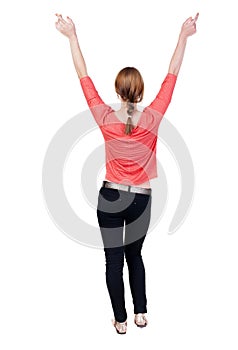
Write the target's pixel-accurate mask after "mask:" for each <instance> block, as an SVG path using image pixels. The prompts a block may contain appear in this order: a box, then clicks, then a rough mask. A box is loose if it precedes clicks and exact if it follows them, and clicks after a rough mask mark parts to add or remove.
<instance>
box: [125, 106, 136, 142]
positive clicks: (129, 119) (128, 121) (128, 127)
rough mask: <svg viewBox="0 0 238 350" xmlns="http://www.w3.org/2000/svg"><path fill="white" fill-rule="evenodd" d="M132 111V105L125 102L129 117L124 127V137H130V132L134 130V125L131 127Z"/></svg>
mask: <svg viewBox="0 0 238 350" xmlns="http://www.w3.org/2000/svg"><path fill="white" fill-rule="evenodd" d="M134 109H135V107H134V103H133V102H129V101H127V114H128V115H129V116H128V118H127V121H126V127H125V134H126V135H130V134H131V132H132V130H133V129H134V125H133V123H132V119H131V117H132V115H133V112H134Z"/></svg>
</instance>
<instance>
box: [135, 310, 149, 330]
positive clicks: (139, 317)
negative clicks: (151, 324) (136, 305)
mask: <svg viewBox="0 0 238 350" xmlns="http://www.w3.org/2000/svg"><path fill="white" fill-rule="evenodd" d="M134 322H135V324H136V325H137V327H140V328H143V327H146V326H147V324H148V321H147V319H146V317H145V314H142V313H139V314H136V315H135V320H134Z"/></svg>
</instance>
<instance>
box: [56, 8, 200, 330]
mask: <svg viewBox="0 0 238 350" xmlns="http://www.w3.org/2000/svg"><path fill="white" fill-rule="evenodd" d="M56 16H57V18H58V20H57V22H56V28H57V30H59V31H60V32H61V33H62V34H64V35H65V36H66V37H67V38H68V39H69V43H70V48H71V53H72V58H73V62H74V66H75V69H76V72H77V74H78V77H79V79H80V83H81V86H82V89H83V92H84V95H85V98H86V100H87V103H88V106H89V107H90V110H91V112H92V114H93V116H94V118H95V121H96V122H97V124H98V126H99V127H100V129H101V132H102V134H103V137H104V140H105V150H106V176H105V181H103V184H102V187H101V188H100V191H99V196H98V206H97V218H98V223H99V226H100V231H101V234H102V240H103V244H104V252H105V260H106V284H107V288H108V292H109V296H110V300H111V304H112V308H113V312H114V317H115V319H114V320H113V325H114V327H115V329H116V331H117V333H119V334H125V333H126V331H127V312H126V308H125V299H124V283H123V265H124V257H125V258H126V262H127V265H128V271H129V283H130V289H131V294H132V299H133V304H134V322H135V324H136V325H137V326H138V327H145V326H146V325H147V323H148V321H147V318H146V313H147V299H146V289H145V268H144V264H143V260H142V256H141V250H142V246H143V242H144V239H145V236H146V233H147V231H148V228H149V223H150V213H151V198H152V194H151V188H150V180H151V179H152V178H154V177H157V168H156V142H157V134H158V127H159V124H160V122H161V120H162V117H163V116H164V114H165V112H166V110H167V108H168V106H169V103H170V101H171V98H172V94H173V90H174V86H175V83H176V79H177V76H178V73H179V70H180V67H181V64H182V61H183V56H184V51H185V47H186V43H187V38H188V37H189V36H191V35H193V34H194V33H195V32H196V21H197V19H198V14H197V15H196V16H195V18H194V19H193V18H192V17H189V18H188V19H187V20H186V21H185V22H184V23H183V25H182V28H181V32H180V35H179V39H178V43H177V46H176V49H175V51H174V54H173V56H172V59H171V61H170V65H169V70H168V73H167V75H166V77H165V79H164V81H163V83H162V85H161V88H160V91H159V93H158V94H157V96H156V98H155V99H154V100H153V101H152V103H151V104H150V105H149V106H148V107H146V108H144V110H143V111H142V112H140V111H139V110H138V109H137V103H138V102H141V101H142V99H143V93H144V82H143V79H142V77H141V74H140V72H139V71H138V70H137V69H136V68H134V67H126V68H123V69H122V70H121V71H120V72H119V73H118V75H117V77H116V80H115V90H116V93H117V95H118V97H119V98H120V100H121V108H120V110H118V111H115V110H113V109H112V108H111V107H110V106H109V105H106V104H105V103H104V102H103V100H102V99H101V98H100V96H99V94H98V92H97V90H96V89H95V86H94V84H93V82H92V80H91V78H90V77H89V76H88V73H87V68H86V64H85V61H84V58H83V55H82V52H81V49H80V46H79V43H78V39H77V34H76V29H75V25H74V23H73V21H72V19H71V18H69V17H67V18H66V19H63V17H62V15H60V14H56ZM124 225H125V228H124ZM123 234H124V237H123Z"/></svg>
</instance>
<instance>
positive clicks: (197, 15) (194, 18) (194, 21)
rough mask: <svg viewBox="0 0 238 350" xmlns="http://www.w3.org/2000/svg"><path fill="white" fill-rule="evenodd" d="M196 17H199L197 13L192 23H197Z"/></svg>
mask: <svg viewBox="0 0 238 350" xmlns="http://www.w3.org/2000/svg"><path fill="white" fill-rule="evenodd" d="M198 17H199V13H197V14H196V16H195V18H194V22H197V20H198Z"/></svg>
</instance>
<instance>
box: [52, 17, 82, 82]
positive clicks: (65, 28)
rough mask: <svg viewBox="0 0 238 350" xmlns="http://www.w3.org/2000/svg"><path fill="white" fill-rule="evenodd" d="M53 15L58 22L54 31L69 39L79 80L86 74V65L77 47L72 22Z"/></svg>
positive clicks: (69, 19) (77, 43)
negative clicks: (56, 30)
mask: <svg viewBox="0 0 238 350" xmlns="http://www.w3.org/2000/svg"><path fill="white" fill-rule="evenodd" d="M55 15H56V16H57V18H58V21H57V22H56V23H55V26H56V29H58V31H59V32H61V33H62V34H63V35H65V36H66V37H67V38H68V39H69V44H70V49H71V54H72V58H73V62H74V67H75V70H76V73H77V75H78V77H79V79H81V78H82V77H85V76H87V75H88V73H87V67H86V63H85V61H84V58H83V54H82V51H81V49H80V46H79V42H78V37H77V34H76V29H75V25H74V22H73V21H72V19H71V18H69V17H68V16H67V19H66V20H64V19H63V17H62V15H59V14H58V13H56V14H55Z"/></svg>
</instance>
